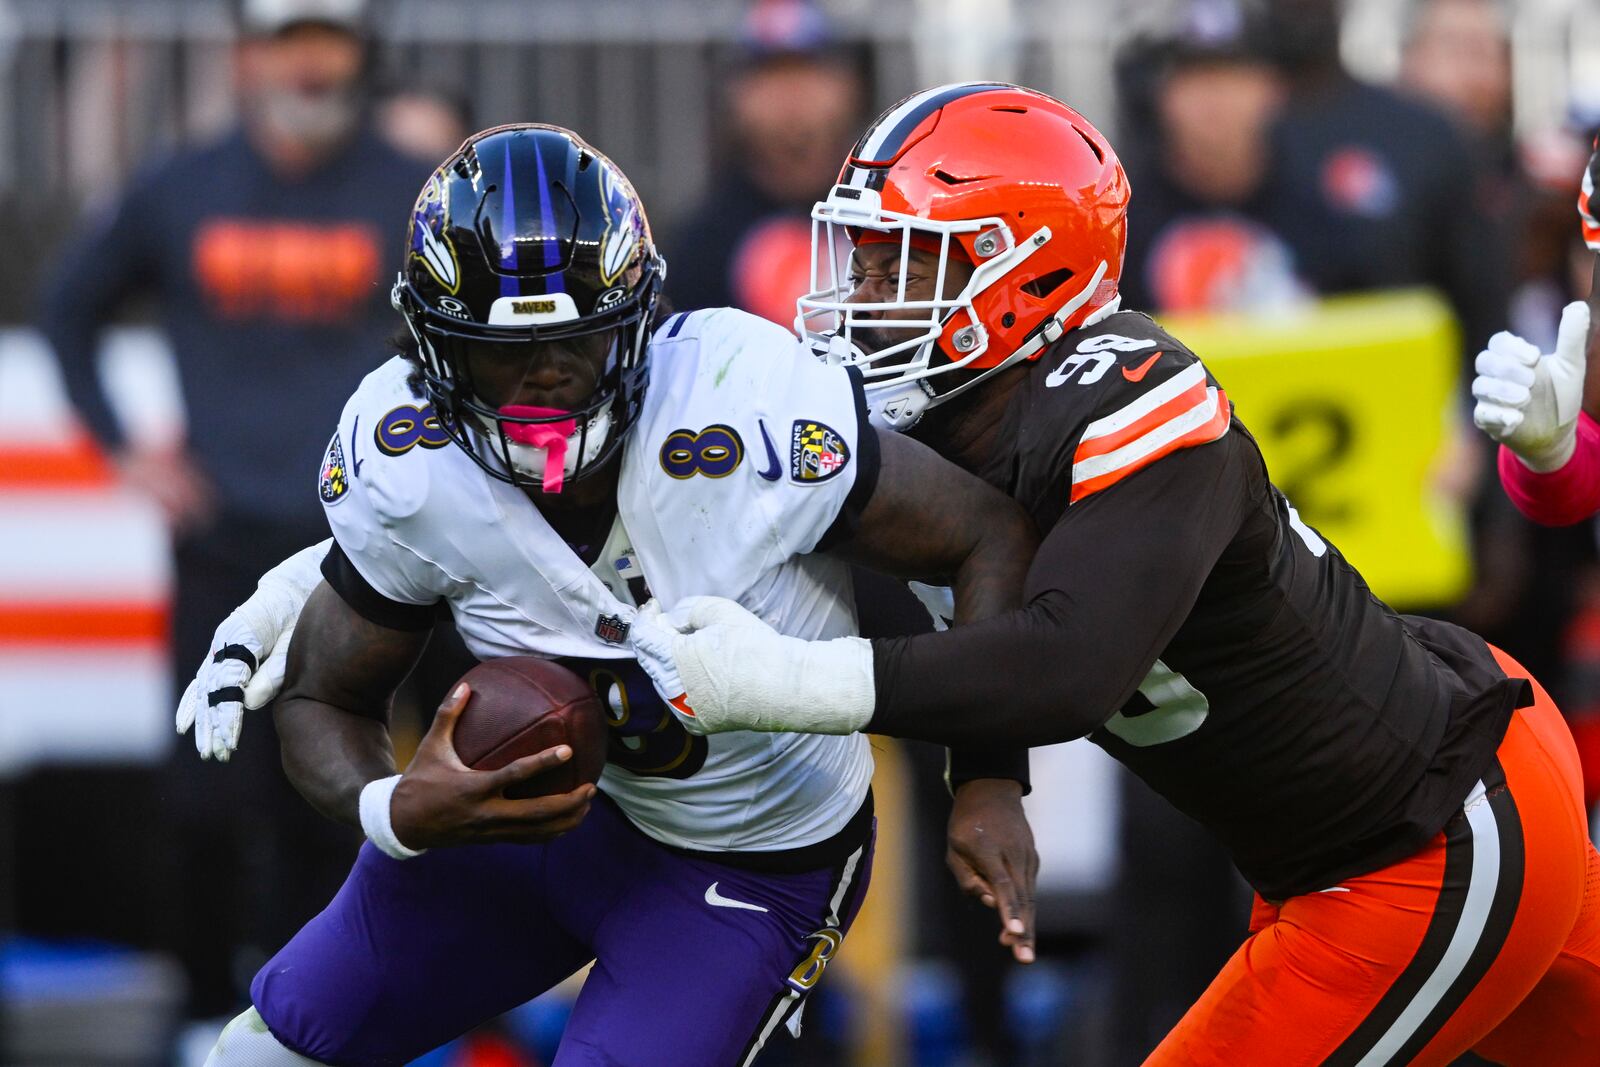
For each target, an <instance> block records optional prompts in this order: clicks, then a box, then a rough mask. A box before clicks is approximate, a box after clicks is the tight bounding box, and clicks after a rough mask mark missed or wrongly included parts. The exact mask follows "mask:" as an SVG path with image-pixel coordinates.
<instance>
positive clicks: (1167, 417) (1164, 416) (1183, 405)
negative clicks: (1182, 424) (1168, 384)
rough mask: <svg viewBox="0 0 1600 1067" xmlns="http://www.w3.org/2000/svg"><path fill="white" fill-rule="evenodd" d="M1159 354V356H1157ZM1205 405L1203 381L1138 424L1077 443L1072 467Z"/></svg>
mask: <svg viewBox="0 0 1600 1067" xmlns="http://www.w3.org/2000/svg"><path fill="white" fill-rule="evenodd" d="M1158 354H1159V353H1158ZM1205 401H1206V382H1205V379H1204V378H1202V379H1200V380H1199V381H1198V382H1196V383H1195V384H1194V385H1193V386H1191V387H1190V388H1188V389H1186V390H1184V391H1183V392H1181V393H1179V394H1178V395H1177V396H1175V397H1173V398H1172V399H1171V400H1169V401H1167V402H1166V403H1165V404H1162V405H1161V406H1160V407H1158V408H1156V409H1154V410H1153V411H1151V412H1150V413H1149V414H1148V415H1145V416H1143V417H1141V418H1140V419H1139V420H1138V421H1137V422H1132V423H1129V424H1128V425H1127V426H1124V427H1123V428H1122V429H1120V430H1116V431H1114V432H1112V433H1108V434H1106V435H1105V436H1104V437H1096V438H1093V439H1090V440H1085V441H1082V442H1080V443H1079V445H1078V450H1077V451H1076V452H1074V453H1073V454H1072V461H1073V462H1074V463H1081V462H1082V461H1084V460H1086V459H1089V458H1090V457H1092V456H1103V455H1105V454H1106V453H1107V452H1115V451H1116V450H1117V449H1119V448H1121V447H1122V446H1123V445H1125V444H1128V443H1129V442H1130V441H1135V440H1138V439H1139V438H1141V437H1143V436H1144V435H1145V434H1147V433H1149V432H1150V431H1151V430H1153V429H1155V428H1156V427H1158V426H1161V425H1162V424H1164V423H1167V422H1170V421H1171V420H1172V419H1174V418H1176V417H1177V416H1179V415H1182V414H1184V413H1185V412H1187V411H1189V410H1191V409H1193V408H1194V407H1195V406H1196V405H1198V404H1203V403H1205Z"/></svg>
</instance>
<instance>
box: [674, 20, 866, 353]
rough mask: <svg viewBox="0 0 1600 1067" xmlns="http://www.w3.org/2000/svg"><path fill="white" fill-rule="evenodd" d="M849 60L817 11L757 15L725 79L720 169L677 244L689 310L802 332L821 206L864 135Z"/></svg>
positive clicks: (680, 291)
mask: <svg viewBox="0 0 1600 1067" xmlns="http://www.w3.org/2000/svg"><path fill="white" fill-rule="evenodd" d="M840 50H841V45H840V44H839V42H838V41H837V40H836V39H835V36H834V34H833V30H832V27H831V26H830V25H829V23H828V22H827V20H826V19H825V17H824V16H823V14H822V12H821V11H819V10H818V9H817V8H815V7H813V6H811V4H810V3H807V2H805V0H761V2H759V3H757V4H756V5H755V6H754V7H753V8H752V9H751V11H750V13H749V15H748V17H747V18H746V20H745V24H744V28H743V31H742V34H741V43H740V50H739V55H738V57H737V60H736V62H735V64H734V67H733V70H732V71H731V72H730V73H729V76H728V77H726V78H725V79H723V86H722V95H721V100H720V107H719V109H718V111H719V113H720V114H721V115H722V116H723V118H724V121H725V123H726V126H725V128H724V129H723V130H722V131H721V132H722V134H723V135H724V137H725V140H726V144H725V148H724V150H723V152H722V159H721V162H720V165H718V166H715V167H713V169H712V175H713V177H712V180H711V185H710V188H709V189H708V190H707V192H706V195H705V197H704V198H703V199H702V200H701V202H700V203H699V205H698V206H696V207H694V208H692V209H691V210H690V211H689V212H688V214H687V216H686V217H685V218H684V219H682V220H681V221H680V222H679V224H678V226H677V227H676V229H675V230H674V232H673V234H672V236H671V239H670V240H669V241H668V242H667V243H666V253H667V262H668V264H669V268H670V273H669V275H668V281H667V285H668V290H669V292H670V294H671V296H672V299H673V302H674V303H675V304H677V305H678V306H679V307H683V308H697V307H723V306H732V307H740V308H744V309H745V310H747V311H750V312H753V313H755V314H757V315H763V316H765V317H767V318H769V319H771V320H773V321H774V322H778V323H781V324H782V325H784V326H788V325H790V324H792V323H793V321H794V315H795V306H794V302H795V299H796V298H797V297H799V296H801V295H802V294H803V293H804V292H805V291H806V290H807V289H808V288H809V287H810V269H811V223H810V215H811V205H812V204H813V203H815V202H816V201H817V200H819V199H821V198H822V197H823V196H824V195H826V193H827V191H828V189H829V188H830V187H831V186H832V185H833V182H834V179H835V178H837V177H838V175H839V165H840V163H841V162H843V160H844V157H845V154H846V153H847V152H848V150H849V148H850V144H851V141H852V139H853V138H854V137H855V135H856V133H857V132H858V131H859V129H860V127H861V124H862V118H863V116H862V107H863V104H864V91H863V86H862V78H861V75H860V73H859V71H858V70H857V67H856V64H854V63H852V62H851V61H850V60H849V59H847V58H845V57H843V56H841V54H840Z"/></svg>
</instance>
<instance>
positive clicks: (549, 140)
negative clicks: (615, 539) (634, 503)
mask: <svg viewBox="0 0 1600 1067" xmlns="http://www.w3.org/2000/svg"><path fill="white" fill-rule="evenodd" d="M665 274H666V263H665V261H664V260H662V258H661V256H660V255H659V254H658V253H657V252H656V249H655V245H654V243H653V242H652V240H651V236H650V223H649V221H648V219H647V218H646V217H645V211H644V205H643V204H642V203H640V201H639V197H638V194H637V193H635V192H634V190H633V185H632V184H631V183H630V182H629V181H628V179H627V178H626V177H625V176H624V175H623V173H622V172H621V171H620V170H618V169H617V167H616V165H615V164H614V163H612V162H611V161H610V160H609V159H607V158H606V157H605V156H603V155H601V154H600V153H599V152H597V151H595V149H594V148H593V147H591V146H590V145H588V144H587V143H585V142H584V141H583V139H582V138H580V137H579V136H578V135H577V134H575V133H573V132H572V131H571V130H566V129H562V128H561V127H559V126H546V125H541V124H532V123H530V124H525V125H514V126H497V127H495V128H494V129H490V130H485V131H483V132H482V133H478V134H474V135H473V136H472V137H470V138H468V139H467V141H466V142H465V143H464V144H462V146H461V147H460V149H458V150H457V151H456V153H455V155H453V156H451V157H450V158H449V159H447V160H446V161H445V162H444V164H443V165H442V166H440V167H439V169H438V170H436V171H435V172H434V173H433V176H432V177H430V178H429V179H428V182H427V184H426V185H424V186H423V188H422V193H421V195H420V196H418V198H417V202H416V206H415V207H414V208H413V209H412V213H411V222H410V226H409V228H408V231H407V234H406V251H405V267H404V268H403V269H402V270H401V271H400V275H399V277H398V278H397V279H396V281H395V284H394V289H393V292H392V294H391V297H392V300H393V303H394V306H395V308H396V310H398V311H399V312H400V313H401V315H403V316H404V317H405V320H406V324H407V325H408V326H409V327H410V330H411V334H412V336H413V337H414V338H415V339H416V342H417V346H418V348H419V349H420V355H421V362H422V383H423V388H424V390H425V392H426V393H427V395H428V398H429V399H430V400H431V401H432V403H433V407H434V412H435V414H437V416H438V418H439V422H440V425H441V426H442V427H443V429H444V430H445V432H447V433H448V434H449V435H450V437H451V439H452V440H454V441H455V443H456V444H457V445H459V446H460V447H461V448H462V449H463V450H464V451H466V453H467V454H468V455H469V456H471V457H472V459H473V460H474V461H475V462H476V463H477V464H478V466H480V467H482V468H483V469H484V470H485V471H487V472H488V473H489V474H490V475H492V476H494V477H496V478H499V479H501V480H502V481H508V482H511V483H513V484H516V485H522V486H529V487H532V486H540V487H541V488H542V489H543V491H544V492H560V490H561V487H562V485H563V483H564V481H565V480H567V479H574V480H575V479H578V478H582V477H583V476H584V475H585V474H587V473H590V472H592V471H595V470H597V469H599V468H600V467H602V466H604V465H605V463H606V462H607V461H608V460H609V459H610V458H611V457H612V456H613V455H614V454H615V453H616V450H617V448H618V447H619V446H620V445H621V443H622V440H623V438H624V437H625V435H626V434H627V432H628V430H629V429H630V428H631V427H632V426H633V424H634V422H635V421H636V419H637V418H638V415H639V409H640V404H641V402H642V400H643V397H644V389H645V378H646V366H645V360H646V345H647V343H648V341H649V336H650V327H651V323H652V320H653V318H654V316H655V310H656V299H657V296H658V294H659V292H660V288H661V282H662V279H663V277H664V276H665ZM550 342H564V343H567V344H569V345H579V346H586V347H587V348H588V350H590V351H593V352H595V353H596V355H597V356H598V349H597V347H596V346H607V348H608V351H607V352H606V354H605V357H604V359H605V362H604V368H603V370H602V371H601V373H600V377H599V380H598V382H597V384H596V386H595V389H594V392H593V393H592V394H591V395H590V397H589V399H588V402H587V404H585V405H584V406H582V407H581V408H577V409H576V410H572V411H560V410H554V409H551V408H543V407H528V406H516V405H513V404H509V403H507V402H505V401H504V400H503V399H501V400H499V401H498V402H497V401H496V399H495V398H494V397H492V396H487V395H485V390H484V389H483V388H480V387H479V385H481V383H479V385H475V383H474V381H473V371H472V366H473V359H472V358H469V356H476V357H477V358H482V354H483V353H485V352H490V353H502V354H511V356H512V357H513V358H516V354H518V353H521V357H520V358H524V359H531V358H533V356H532V353H534V352H537V351H538V350H537V349H535V348H530V347H527V346H532V345H545V344H549V343H550ZM519 346H520V347H519ZM501 358H504V356H502V357H501ZM479 365H480V366H482V364H481V363H480V364H479ZM513 376H514V377H516V376H517V373H516V372H514V373H513ZM519 380H520V379H519Z"/></svg>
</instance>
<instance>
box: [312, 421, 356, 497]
mask: <svg viewBox="0 0 1600 1067" xmlns="http://www.w3.org/2000/svg"><path fill="white" fill-rule="evenodd" d="M349 492H350V472H349V471H348V470H347V469H346V468H345V465H344V446H343V445H341V444H340V443H339V435H338V434H337V433H335V434H334V435H333V440H331V441H329V442H328V451H327V452H326V453H324V454H323V457H322V474H321V476H320V477H318V479H317V495H318V496H320V497H321V498H322V502H323V503H324V504H328V505H333V504H337V503H338V502H339V501H341V500H343V499H344V498H345V496H346V495H347V494H348V493H349Z"/></svg>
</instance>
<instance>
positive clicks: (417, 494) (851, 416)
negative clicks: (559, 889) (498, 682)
mask: <svg viewBox="0 0 1600 1067" xmlns="http://www.w3.org/2000/svg"><path fill="white" fill-rule="evenodd" d="M410 370H411V368H410V367H409V366H408V365H407V364H406V362H405V361H404V360H402V359H399V358H396V359H393V360H391V361H390V362H388V363H386V364H384V365H383V366H382V367H380V368H379V369H377V370H376V371H374V372H372V373H371V374H370V375H368V376H367V378H366V379H365V380H364V381H363V382H362V383H361V386H360V387H359V388H358V389H357V390H356V393H355V395H354V396H353V397H352V398H351V400H350V402H349V403H348V404H347V405H346V406H345V409H344V414H343V416H342V418H341V419H340V423H339V431H338V433H337V434H336V435H335V437H334V439H333V441H331V442H330V443H329V446H328V456H327V459H326V461H325V462H324V465H323V478H322V482H321V485H320V486H319V490H320V494H321V497H322V500H323V504H324V507H325V509H326V511H327V515H328V520H329V524H330V525H331V526H332V528H333V534H334V537H335V539H336V540H337V541H338V543H339V546H340V548H341V549H342V550H343V552H344V554H345V555H346V556H348V557H349V560H350V562H351V563H352V564H353V565H354V567H355V569H356V570H357V571H358V572H359V573H360V575H361V577H362V578H364V579H365V581H366V583H367V584H368V585H370V586H372V588H373V589H375V590H376V591H377V592H378V593H380V594H382V596H383V597H385V598H388V599H389V600H393V601H398V602H400V603H401V604H407V605H427V604H435V603H437V602H438V601H440V600H444V601H447V602H448V603H449V605H450V609H451V611H452V613H453V614H454V616H455V623H456V627H457V629H459V631H460V632H461V636H462V637H463V639H464V640H465V642H466V644H467V647H468V648H469V649H470V650H471V651H472V653H473V654H474V655H475V656H477V657H479V658H480V659H489V658H493V657H499V656H513V655H529V654H532V655H539V656H545V657H549V658H552V659H560V660H562V661H563V662H565V663H566V664H567V665H568V666H570V667H572V668H573V669H574V670H577V671H578V672H579V673H582V674H586V675H587V676H588V677H589V678H590V680H591V682H593V684H594V685H595V687H596V689H597V691H599V692H600V693H601V694H602V696H603V697H604V698H605V702H606V703H607V704H608V706H609V709H610V715H611V726H612V744H611V746H610V753H609V757H608V758H609V762H608V764H607V766H606V769H605V772H604V774H603V776H602V778H601V780H600V786H601V788H602V789H603V790H604V791H605V792H606V793H607V794H608V795H609V796H611V797H612V798H613V799H614V800H615V801H616V802H617V803H618V804H619V805H620V806H621V808H622V809H623V810H624V811H625V812H626V813H627V814H628V816H629V817H630V818H631V819H632V820H633V822H634V823H636V824H637V825H638V826H639V827H640V829H642V830H643V831H644V832H645V833H647V834H649V835H650V836H651V837H654V838H655V839H657V840H659V841H661V842H663V843H666V844H668V845H673V846H676V847H680V848H689V849H697V850H717V851H723V850H736V851H772V850H778V849H792V848H799V847H803V846H806V845H811V844H816V843H818V842H821V841H824V840H826V839H828V838H829V837H832V836H833V835H834V834H836V833H838V832H839V831H840V830H841V829H843V828H844V826H845V824H846V823H847V822H848V821H849V820H850V817H851V816H852V815H853V814H855V813H856V811H857V810H858V809H859V808H860V806H861V804H862V803H863V801H864V799H865V794H866V791H867V786H868V783H869V780H870V778H871V774H872V757H871V754H870V750H869V748H868V744H867V740H866V738H865V737H863V736H861V735H859V734H857V735H852V736H849V737H829V736H815V735H803V734H764V733H750V732H737V733H728V734H719V735H716V736H713V737H705V738H699V737H693V736H691V735H690V734H688V733H687V732H686V731H684V730H683V728H682V727H681V726H680V725H679V724H678V722H677V720H676V719H675V718H674V717H673V716H672V715H671V713H670V712H669V710H668V709H667V708H666V706H665V704H664V703H663V701H662V700H661V699H660V698H659V697H658V696H657V694H656V693H655V691H654V688H653V687H652V686H651V684H650V682H649V680H648V679H647V678H646V677H645V675H644V673H643V671H642V670H640V669H639V668H638V666H637V664H636V663H635V662H634V661H633V659H632V653H631V651H630V649H629V646H628V642H627V637H626V632H627V627H628V625H629V623H630V621H631V619H632V617H633V614H634V610H635V608H636V606H637V604H638V603H642V602H643V599H644V597H645V596H647V595H653V596H655V597H656V598H657V599H658V600H659V601H660V602H661V604H662V606H663V607H664V608H671V607H672V605H673V604H675V603H676V602H677V601H679V600H680V599H682V598H684V597H687V596H693V595H699V594H715V595H719V596H725V597H729V598H731V599H733V600H736V601H738V602H739V603H740V604H743V605H744V606H745V607H747V608H749V609H750V610H751V611H753V612H755V613H756V614H758V615H760V616H761V617H763V618H764V619H766V620H767V621H768V622H770V623H771V624H772V625H773V626H774V627H776V628H777V629H778V630H780V631H782V632H783V633H786V634H791V635H793V636H795V637H803V638H830V637H838V636H841V635H846V634H852V633H854V632H855V613H854V606H853V602H852V598H851V588H850V577H849V571H848V568H847V567H846V566H845V565H843V564H842V563H840V562H838V561H837V560H834V559H832V558H830V557H828V556H826V555H820V554H819V555H808V554H807V553H810V552H811V551H812V549H814V548H816V547H817V546H818V542H819V541H820V540H821V539H823V537H824V535H825V534H826V533H827V532H828V531H829V530H830V529H835V528H838V529H843V528H845V527H847V526H848V524H849V523H850V522H852V521H853V517H854V514H855V512H856V511H857V510H858V509H859V507H860V505H861V504H862V503H863V501H862V499H861V498H862V497H864V496H865V495H867V494H868V493H869V492H870V487H871V484H872V481H873V480H874V478H875V476H876V459H877V451H876V440H875V439H871V438H869V439H867V440H862V438H861V436H860V435H863V434H864V435H870V434H872V432H873V431H872V430H871V428H870V427H869V426H868V425H867V421H866V418H865V410H864V407H862V405H861V402H860V390H859V386H858V385H856V383H855V382H854V381H853V380H852V378H851V377H850V376H849V375H848V374H847V372H846V371H845V370H843V369H841V368H836V367H824V366H823V365H822V364H820V363H818V362H817V361H816V360H815V359H813V358H812V357H810V356H809V355H807V354H806V353H805V352H804V350H802V349H801V348H800V346H799V345H798V344H797V343H796V341H795V339H794V336H793V335H792V334H790V333H789V332H788V331H786V330H784V329H782V328H781V327H778V326H775V325H772V324H771V323H768V322H766V321H765V320H762V319H758V318H756V317H754V316H751V315H747V314H745V313H743V312H740V311H734V310H731V309H719V310H712V311H699V312H694V313H689V314H680V315H676V316H673V317H672V318H670V319H669V320H667V322H666V323H664V324H663V325H662V327H661V328H660V329H659V330H658V331H657V332H656V335H655V337H654V338H653V340H652V341H651V349H650V382H649V387H648V389H647V390H646V392H645V398H644V403H643V411H642V413H641V415H640V417H639V420H638V422H637V424H636V425H635V426H634V427H633V429H632V431H631V432H630V434H629V437H628V439H627V441H626V442H625V444H624V448H623V455H622V460H621V463H622V466H621V472H620V478H619V484H618V489H617V507H618V518H617V521H616V523H615V524H614V525H613V527H612V529H611V533H610V538H609V540H608V541H607V542H606V545H605V546H604V549H603V550H602V551H601V552H600V554H599V557H598V559H597V560H596V561H595V563H594V565H593V567H592V568H591V567H589V566H586V565H585V564H584V563H583V561H582V560H581V559H580V558H579V556H578V554H577V553H576V552H575V551H574V550H573V549H572V548H571V547H570V546H569V545H568V544H567V543H566V542H564V541H563V540H562V538H561V537H560V536H559V535H557V533H556V532H555V531H554V530H552V529H551V527H550V525H549V524H548V523H547V522H546V521H545V519H544V518H543V516H542V515H541V514H540V512H539V511H538V510H537V509H536V508H535V507H534V506H533V504H532V503H531V502H530V501H529V500H528V498H527V497H526V496H525V495H524V493H523V492H522V490H520V489H518V488H516V487H514V486H511V485H509V484H506V483H504V482H502V481H499V480H497V479H495V478H491V477H489V476H488V475H487V474H486V473H484V472H483V471H482V470H480V469H479V467H478V466H477V465H476V464H475V463H474V462H473V461H472V459H471V458H470V457H468V456H467V455H466V454H465V453H463V452H462V451H461V450H460V449H459V448H457V447H455V446H454V445H453V444H451V443H449V441H448V440H447V438H446V437H445V436H444V433H443V431H442V430H441V429H440V428H439V426H438V423H437V421H435V420H433V413H432V410H431V408H430V407H429V406H428V404H427V403H426V401H424V400H419V399H418V398H417V397H416V395H414V394H413V393H412V392H411V390H410V388H409V386H408V385H407V378H408V376H409V374H410ZM346 460H348V463H346ZM330 472H332V474H330ZM858 477H859V478H860V479H861V480H860V487H861V491H860V492H857V493H856V494H855V495H854V496H852V490H853V489H855V488H856V487H857V484H858ZM836 524H838V526H836ZM357 607H358V609H359V605H357Z"/></svg>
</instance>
